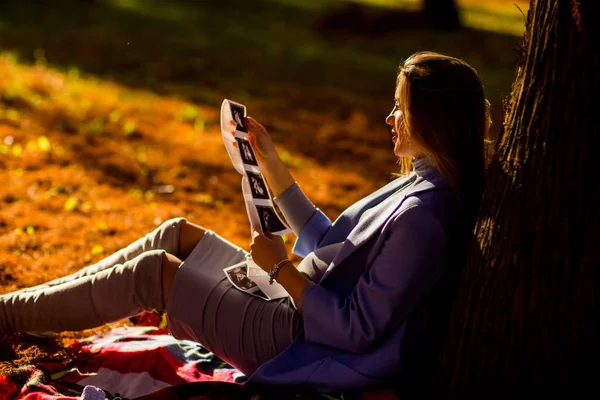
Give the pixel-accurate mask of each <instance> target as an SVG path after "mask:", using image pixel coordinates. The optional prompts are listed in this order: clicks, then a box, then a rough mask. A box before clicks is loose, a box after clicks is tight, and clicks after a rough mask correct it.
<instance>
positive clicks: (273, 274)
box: [269, 258, 291, 285]
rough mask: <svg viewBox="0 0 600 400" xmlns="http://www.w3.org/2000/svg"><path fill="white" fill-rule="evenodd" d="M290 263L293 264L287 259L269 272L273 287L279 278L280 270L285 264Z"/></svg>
mask: <svg viewBox="0 0 600 400" xmlns="http://www.w3.org/2000/svg"><path fill="white" fill-rule="evenodd" d="M288 262H289V263H291V261H290V260H289V259H287V258H286V259H283V260H281V261H279V262H278V263H277V264H275V265H273V267H272V268H271V270H270V271H269V285H272V284H273V282H275V279H276V278H277V275H278V274H279V268H281V267H282V266H283V265H284V264H285V263H288Z"/></svg>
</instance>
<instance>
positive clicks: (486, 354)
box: [437, 0, 600, 399]
mask: <svg viewBox="0 0 600 400" xmlns="http://www.w3.org/2000/svg"><path fill="white" fill-rule="evenodd" d="M599 3H600V2H598V1H596V0H581V1H576V0H538V1H536V0H532V2H531V6H530V10H529V14H528V20H527V31H526V34H525V41H524V47H523V52H524V54H523V59H522V61H521V63H520V65H519V66H518V68H517V73H516V78H515V82H514V83H513V88H512V93H511V98H510V101H509V103H508V107H507V114H506V116H505V120H504V133H503V134H502V136H501V139H500V142H499V144H498V146H497V152H496V155H495V158H494V159H493V161H492V164H491V166H490V168H489V170H488V185H487V188H486V191H485V194H484V199H483V203H482V208H481V212H480V215H479V220H478V223H477V226H476V228H475V238H474V240H473V243H472V246H471V248H470V252H469V257H468V262H467V263H466V266H465V268H464V271H463V274H462V277H461V279H460V284H459V286H458V291H457V301H456V303H455V304H454V307H453V311H452V313H451V318H450V323H449V329H448V331H447V332H448V335H449V336H448V337H447V338H446V341H445V343H444V345H443V348H442V353H441V354H442V355H441V360H440V364H439V374H437V377H438V381H437V383H438V384H439V386H438V388H441V389H440V390H441V391H443V392H444V396H445V397H449V398H474V397H476V396H477V397H479V398H503V399H506V398H512V397H515V396H516V397H519V398H520V397H521V396H520V394H524V393H529V394H532V393H535V394H536V398H539V396H540V395H541V394H551V395H556V394H559V393H561V394H563V395H564V394H567V395H569V397H568V398H571V397H572V395H573V394H575V393H586V390H590V389H592V390H593V387H594V386H595V382H596V380H597V376H596V375H597V373H596V371H597V370H598V367H597V365H598V364H597V362H598V359H599V357H598V343H597V342H598V337H597V318H598V314H597V313H598V306H597V285H598V274H597V270H598V267H599V266H600V259H599V256H598V255H599V254H600V251H599V250H598V247H599V246H600V235H599V232H600V221H599V215H600V213H599V212H598V207H600V184H599V183H598V174H597V172H598V170H599V168H598V166H597V162H596V161H595V160H594V158H595V156H596V153H597V152H598V150H599V148H600V147H599V144H600V143H599V142H600V140H599V138H600V113H599V112H598V110H597V108H596V106H595V105H594V104H595V100H596V97H597V96H598V93H600V74H599V71H600V61H599V60H600V58H599V57H600V56H599V50H598V42H597V41H596V40H597V39H596V38H595V35H594V33H597V32H592V30H596V29H597V28H596V27H595V25H594V24H595V23H596V22H595V21H597V18H598V17H600V5H599ZM593 392H595V390H593V391H592V393H593ZM517 395H518V396H517ZM509 396H510V397H509Z"/></svg>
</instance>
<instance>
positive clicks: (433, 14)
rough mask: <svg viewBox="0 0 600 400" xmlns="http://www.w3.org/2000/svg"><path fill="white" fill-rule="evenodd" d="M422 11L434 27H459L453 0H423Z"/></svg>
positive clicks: (446, 28)
mask: <svg viewBox="0 0 600 400" xmlns="http://www.w3.org/2000/svg"><path fill="white" fill-rule="evenodd" d="M423 12H424V13H425V18H426V19H427V22H428V23H429V24H430V25H431V27H432V28H434V29H439V30H453V29H458V28H459V27H460V19H459V18H458V10H457V9H456V5H455V4H454V0H423Z"/></svg>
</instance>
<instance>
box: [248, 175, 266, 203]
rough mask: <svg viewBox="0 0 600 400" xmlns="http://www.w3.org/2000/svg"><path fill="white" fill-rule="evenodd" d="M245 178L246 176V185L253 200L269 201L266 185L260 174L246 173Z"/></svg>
mask: <svg viewBox="0 0 600 400" xmlns="http://www.w3.org/2000/svg"><path fill="white" fill-rule="evenodd" d="M246 176H248V184H249V185H250V190H251V191H252V197H253V198H255V199H262V200H269V199H270V196H269V190H268V189H267V184H266V183H265V179H264V178H263V176H262V174H258V173H255V172H250V171H246Z"/></svg>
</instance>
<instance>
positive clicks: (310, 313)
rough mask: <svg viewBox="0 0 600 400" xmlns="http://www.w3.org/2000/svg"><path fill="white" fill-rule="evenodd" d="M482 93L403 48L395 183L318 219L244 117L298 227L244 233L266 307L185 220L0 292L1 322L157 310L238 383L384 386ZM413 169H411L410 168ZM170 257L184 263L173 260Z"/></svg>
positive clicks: (461, 181)
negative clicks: (233, 281)
mask: <svg viewBox="0 0 600 400" xmlns="http://www.w3.org/2000/svg"><path fill="white" fill-rule="evenodd" d="M486 105H487V101H486V99H485V96H484V91H483V87H482V85H481V82H480V80H479V77H478V76H477V73H476V72H475V70H474V69H473V68H471V67H470V66H468V65H467V64H466V63H464V62H463V61H461V60H458V59H456V58H452V57H447V56H443V55H440V54H435V53H428V52H427V53H417V54H415V55H413V56H411V57H410V58H409V59H408V60H406V62H405V63H404V64H403V65H402V66H401V68H400V72H399V74H398V79H397V86H396V91H395V104H394V108H393V109H392V112H391V113H390V115H389V116H388V117H387V119H386V122H387V124H388V125H390V126H391V131H392V141H393V142H394V153H395V154H396V155H397V156H398V157H400V159H401V167H402V171H401V172H402V174H403V177H401V178H399V179H395V180H393V181H392V182H390V183H389V184H387V185H386V186H384V187H383V188H381V189H379V190H377V191H376V192H374V193H372V194H370V195H369V196H367V197H365V198H364V199H362V200H360V201H358V202H357V203H355V204H354V205H352V206H350V207H349V208H348V209H347V210H345V211H344V212H343V213H342V214H341V215H340V216H339V218H338V219H337V220H336V221H335V222H334V223H331V222H330V220H329V219H328V218H327V217H326V216H325V215H324V214H323V213H322V212H321V211H320V210H319V209H317V208H315V206H314V205H313V204H312V203H311V202H310V201H309V200H308V199H307V198H306V197H305V196H304V194H303V193H302V191H301V190H300V188H299V187H298V185H297V184H296V183H295V182H294V180H293V178H292V176H291V175H290V173H289V172H288V170H287V168H286V167H285V166H284V164H283V162H281V160H280V158H279V156H278V155H277V152H276V150H275V147H274V146H273V143H272V141H271V139H270V137H269V135H268V133H267V132H266V130H265V129H264V128H263V127H262V126H261V125H260V124H259V123H258V122H256V121H255V120H254V119H252V118H247V121H246V122H247V127H248V131H249V134H250V137H249V139H250V142H251V145H252V147H253V148H254V150H255V153H256V155H257V158H258V161H259V164H260V167H261V170H262V171H263V174H264V176H265V178H266V179H267V181H268V182H269V185H270V187H271V188H272V190H273V192H274V195H275V202H276V203H277V204H278V205H279V207H280V209H281V211H282V213H283V214H284V216H285V217H286V219H287V221H288V222H289V224H290V226H291V227H292V229H293V230H294V232H295V233H296V235H297V236H298V240H297V241H296V243H295V246H294V250H293V252H294V253H296V254H298V255H300V256H303V257H305V258H304V259H303V260H302V262H301V263H300V264H299V266H298V267H297V268H296V266H295V265H293V263H292V262H291V261H289V259H288V255H287V251H286V248H285V246H284V245H283V241H282V239H281V238H280V237H274V236H272V235H270V234H269V233H268V232H266V233H265V234H264V235H263V234H260V233H255V234H254V238H253V241H252V243H251V245H250V248H251V251H250V254H251V255H252V257H253V259H254V261H255V262H256V263H257V264H258V265H259V266H260V267H261V268H263V269H264V270H265V271H267V272H269V273H270V274H271V275H272V276H273V278H274V279H275V280H276V281H277V282H279V283H280V284H281V285H283V287H284V288H285V289H286V290H287V292H288V293H289V294H290V298H285V299H282V300H280V301H271V302H265V301H263V300H261V299H259V298H257V297H254V296H250V295H248V294H245V293H243V292H241V291H238V290H236V289H233V288H232V287H231V285H230V284H229V283H228V281H227V279H226V278H225V275H224V273H223V271H222V269H223V268H224V267H227V266H229V265H233V264H236V263H238V262H241V261H243V260H244V259H245V258H246V256H247V254H248V253H246V252H245V251H244V250H242V249H241V248H239V247H237V246H235V245H233V244H231V243H229V242H228V241H226V240H225V239H223V238H221V237H219V236H218V235H216V234H215V233H213V232H212V231H210V230H206V229H204V228H202V227H200V226H198V225H194V224H192V223H190V222H188V221H186V220H184V219H174V220H170V221H167V222H166V223H165V224H163V225H161V226H160V227H159V228H157V229H156V230H155V231H154V232H152V233H149V234H148V235H146V236H145V237H143V238H141V239H139V240H138V241H136V242H134V243H133V244H131V245H130V246H128V247H126V248H125V249H122V250H120V251H119V252H117V253H115V254H114V255H112V256H110V257H108V258H107V259H104V260H102V261H101V262H100V263H98V264H96V265H94V266H90V267H87V268H85V269H83V270H82V271H80V272H78V273H77V274H74V275H71V276H68V277H65V278H61V279H58V280H55V281H52V282H49V283H48V284H45V285H40V286H37V287H34V288H28V289H23V290H21V291H18V292H14V293H11V294H7V295H3V296H1V297H0V299H1V300H0V332H15V331H36V332H41V331H53V332H58V331H62V330H79V329H84V328H91V327H94V326H98V325H101V324H104V323H107V322H110V321H115V320H118V319H121V318H124V317H126V316H129V315H134V314H137V313H139V312H141V311H142V310H165V311H166V312H167V316H168V324H169V329H170V331H171V333H172V334H173V336H175V337H176V338H179V339H189V340H195V341H198V342H200V343H202V344H203V345H205V346H206V347H207V348H209V349H210V350H212V351H213V352H214V353H215V354H217V355H218V356H219V357H221V358H222V359H224V360H226V361H228V362H229V363H231V364H232V365H234V366H235V367H237V368H238V369H240V370H241V371H242V372H244V373H246V374H247V375H250V377H249V382H251V383H267V384H277V385H284V384H285V385H304V387H306V388H308V389H310V390H316V391H338V390H347V389H352V388H359V387H361V388H362V387H366V386H369V385H375V384H381V383H385V382H388V381H390V380H391V379H392V378H394V377H396V376H397V375H398V373H399V372H402V371H403V367H406V368H410V365H408V366H405V365H404V363H405V362H406V359H405V354H406V350H409V349H407V347H410V345H409V344H407V343H409V340H412V339H410V338H414V337H417V338H418V337H419V335H420V333H421V332H424V329H425V328H426V327H427V326H428V323H429V320H428V312H429V310H430V308H431V305H432V304H433V303H432V300H431V299H433V298H435V296H436V293H437V291H438V286H439V285H438V283H439V282H440V280H441V278H442V277H443V276H444V274H445V272H447V270H448V269H449V266H450V265H451V259H452V258H451V257H452V256H453V255H454V254H455V250H456V248H457V247H458V248H460V249H464V248H465V242H464V241H463V239H464V238H465V237H466V235H465V233H467V232H469V231H470V230H471V228H472V225H473V221H474V218H475V215H476V213H477V207H478V204H479V200H480V197H481V192H482V186H483V176H484V171H483V170H484V155H483V143H484V136H485V133H486V130H487V127H488V123H487V121H488V119H487V107H486ZM411 171H412V172H411ZM182 260H184V261H183V262H182Z"/></svg>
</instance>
